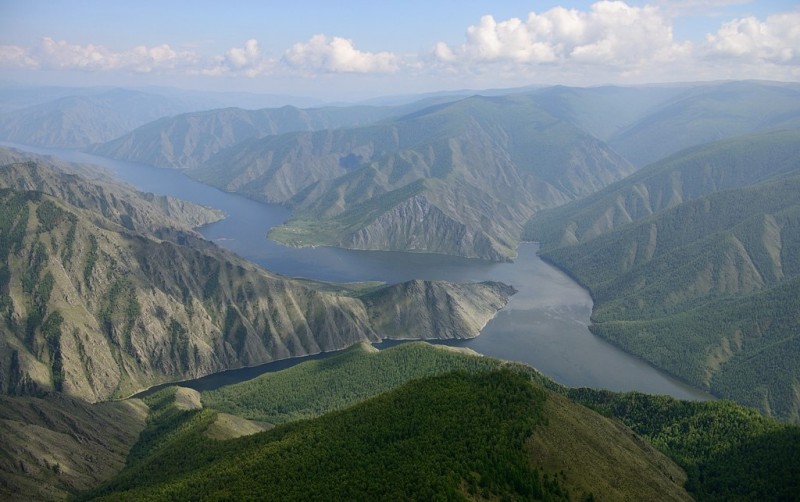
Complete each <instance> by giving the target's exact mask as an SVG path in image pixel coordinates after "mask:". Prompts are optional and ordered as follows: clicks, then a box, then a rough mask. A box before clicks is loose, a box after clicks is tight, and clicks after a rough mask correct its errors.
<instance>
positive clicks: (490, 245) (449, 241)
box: [337, 195, 513, 261]
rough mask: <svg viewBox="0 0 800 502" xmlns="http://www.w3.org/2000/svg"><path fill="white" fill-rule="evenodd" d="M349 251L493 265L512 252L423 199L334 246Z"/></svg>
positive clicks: (401, 206) (410, 201)
mask: <svg viewBox="0 0 800 502" xmlns="http://www.w3.org/2000/svg"><path fill="white" fill-rule="evenodd" d="M337 244H338V245H339V246H342V247H346V248H351V249H371V250H398V251H424V252H428V253H441V254H454V255H459V256H465V257H468V258H483V259H489V260H495V261H504V260H506V259H508V255H509V253H510V252H513V248H511V246H509V245H502V244H500V243H498V242H497V241H496V239H494V238H492V237H491V236H489V235H487V234H486V233H485V232H483V231H482V230H480V229H474V228H471V227H470V226H468V225H466V224H465V223H463V222H461V221H459V220H458V219H456V218H453V217H451V216H449V215H447V214H445V213H444V212H443V211H442V210H441V209H439V208H438V207H437V206H435V205H433V204H431V202H430V201H429V200H428V198H427V197H426V196H425V195H417V196H414V197H412V198H410V199H407V200H405V201H403V202H401V203H400V204H398V205H397V206H395V207H393V208H392V209H390V210H389V211H386V212H385V213H383V214H381V215H380V216H378V217H377V218H376V219H375V220H373V221H372V222H371V223H370V224H368V225H366V226H364V227H361V228H359V229H358V230H356V231H355V232H354V233H352V234H350V235H348V236H345V237H344V238H342V239H341V240H339V242H338V243H337Z"/></svg>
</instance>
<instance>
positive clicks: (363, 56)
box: [283, 34, 398, 73]
mask: <svg viewBox="0 0 800 502" xmlns="http://www.w3.org/2000/svg"><path fill="white" fill-rule="evenodd" d="M283 61H284V62H285V63H286V64H288V65H289V66H291V67H293V68H297V69H301V70H308V71H311V72H316V71H322V72H330V73H390V72H393V71H396V70H397V69H398V57H397V56H396V55H395V54H392V53H391V52H364V51H360V50H358V49H356V48H355V46H353V42H352V40H349V39H346V38H341V37H327V36H325V35H323V34H319V35H314V36H313V37H311V39H309V41H308V42H306V43H300V42H298V43H296V44H294V45H292V47H291V48H290V49H289V50H287V51H286V53H285V54H284V55H283Z"/></svg>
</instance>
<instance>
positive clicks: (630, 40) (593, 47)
mask: <svg viewBox="0 0 800 502" xmlns="http://www.w3.org/2000/svg"><path fill="white" fill-rule="evenodd" d="M690 51H691V45H690V44H689V43H678V42H676V41H675V40H674V39H673V35H672V25H671V21H670V19H669V18H668V17H666V16H665V15H663V14H662V12H661V11H660V10H659V9H658V8H657V7H653V6H644V7H632V6H629V5H628V4H626V3H625V2H621V1H607V0H604V1H600V2H597V3H595V4H593V5H592V6H591V8H590V10H589V11H580V10H577V9H566V8H563V7H554V8H552V9H550V10H547V11H545V12H542V13H536V12H531V13H530V14H529V15H528V17H527V19H526V20H524V21H523V20H521V19H518V18H511V19H508V20H505V21H499V22H498V21H496V20H495V19H494V17H492V16H489V15H487V16H483V17H482V18H481V20H480V22H479V23H478V24H477V25H475V26H470V27H469V28H467V35H466V43H465V44H463V45H461V46H459V47H450V46H448V45H446V44H444V43H441V42H440V43H439V44H437V45H436V46H435V47H434V49H433V54H434V56H435V57H436V58H437V59H438V60H439V61H441V62H447V63H452V64H457V63H462V64H465V65H472V64H475V63H492V62H497V63H503V62H506V63H508V62H511V63H517V64H530V65H535V64H569V63H576V64H598V65H605V66H614V67H618V68H620V69H627V70H630V69H634V68H636V67H639V66H642V65H651V64H653V63H663V62H665V61H672V60H675V59H677V58H679V57H682V56H684V55H686V54H687V53H688V52H690Z"/></svg>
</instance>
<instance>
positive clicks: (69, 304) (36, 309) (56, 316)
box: [0, 165, 513, 401]
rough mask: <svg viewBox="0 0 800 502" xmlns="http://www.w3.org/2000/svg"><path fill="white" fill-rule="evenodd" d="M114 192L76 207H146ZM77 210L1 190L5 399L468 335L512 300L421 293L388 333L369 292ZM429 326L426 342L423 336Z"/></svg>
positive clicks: (85, 391)
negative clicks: (386, 342) (387, 340)
mask: <svg viewBox="0 0 800 502" xmlns="http://www.w3.org/2000/svg"><path fill="white" fill-rule="evenodd" d="M24 167H25V165H17V166H9V167H5V168H3V169H20V168H24ZM29 167H31V168H32V171H31V172H33V173H35V172H38V171H37V169H36V168H35V166H29ZM73 182H74V183H77V184H78V185H80V184H81V183H88V182H86V181H80V180H73ZM42 187H43V188H47V186H46V185H42ZM121 193H122V192H111V191H104V190H103V189H102V187H94V188H86V191H85V193H84V195H85V194H89V195H90V196H89V197H88V199H90V200H91V199H92V197H99V199H97V200H96V202H97V205H98V206H99V207H106V208H114V207H119V208H132V207H137V205H138V204H141V203H142V201H141V200H137V201H135V202H131V201H129V200H121V201H119V203H118V204H117V203H114V202H113V199H114V198H115V197H117V196H120V194H121ZM103 195H105V197H106V198H103ZM84 205H85V206H87V207H88V208H87V209H84V208H83V207H78V206H73V205H71V204H69V203H68V202H67V201H65V200H59V199H56V198H53V197H52V196H50V195H46V194H44V193H42V192H36V191H18V190H13V189H2V190H1V191H0V208H1V209H2V211H0V215H2V218H1V219H0V254H2V268H0V293H2V296H1V297H0V298H1V300H0V308H1V309H2V310H1V312H2V324H0V334H1V335H2V337H0V338H1V340H0V344H1V345H0V349H1V350H0V355H1V356H2V359H1V360H0V370H1V371H0V389H2V392H4V393H35V392H39V391H41V390H52V389H54V390H59V391H63V392H65V393H66V394H69V395H73V396H79V397H81V398H83V399H86V400H88V401H97V400H104V399H108V398H111V397H119V396H125V395H129V394H131V393H133V392H135V391H136V390H140V389H142V388H144V387H147V386H149V385H153V384H155V383H160V382H164V381H169V380H177V379H185V378H190V377H196V376H200V375H204V374H208V373H211V372H215V371H221V370H224V369H229V368H233V367H239V366H243V365H253V364H259V363H263V362H267V361H271V360H274V359H278V358H284V357H291V356H298V355H304V354H309V353H315V352H319V351H327V350H335V349H339V348H343V347H346V346H349V345H351V344H353V343H356V342H358V341H362V340H378V339H381V338H382V337H384V336H403V337H422V338H429V337H431V338H432V337H442V338H449V337H464V336H476V335H477V334H478V332H479V331H480V329H481V328H482V327H483V325H484V324H485V323H486V322H487V321H488V320H489V319H490V318H491V317H492V316H493V315H494V313H495V312H496V311H497V310H498V309H499V308H501V307H502V306H503V305H504V304H505V302H506V299H507V297H508V295H510V294H512V293H513V290H512V289H511V288H508V287H506V286H503V285H500V284H494V283H486V284H472V285H469V284H464V285H449V284H446V283H427V282H421V281H420V282H418V283H416V285H415V286H414V287H413V288H411V289H410V290H409V289H406V290H405V291H406V292H408V293H409V294H407V295H404V296H403V297H402V298H403V300H404V305H406V306H407V308H410V309H415V312H416V315H415V316H414V317H412V316H405V317H403V316H401V317H400V319H402V321H401V322H398V323H395V324H393V325H391V326H390V327H387V326H386V325H385V324H384V323H383V321H381V320H382V319H385V318H387V317H388V316H391V315H394V314H393V312H396V308H397V307H396V305H395V304H394V303H390V302H393V301H394V300H395V299H396V298H397V297H396V296H395V295H394V294H388V295H387V296H386V301H381V299H380V298H381V296H380V293H379V292H375V293H373V295H378V296H372V297H370V300H369V302H366V301H365V300H363V299H361V298H359V292H358V291H355V290H349V289H346V288H332V287H330V286H325V287H316V286H315V284H314V283H312V282H309V281H303V282H300V281H294V280H291V279H287V278H284V277H280V276H276V275H274V274H271V273H269V272H267V271H265V270H263V269H261V268H259V267H257V266H255V265H253V264H250V263H248V262H245V261H244V260H242V259H240V258H238V257H236V256H235V255H233V254H231V253H228V252H226V251H223V250H222V249H220V248H218V247H217V246H215V245H214V244H212V243H209V242H206V241H203V240H202V239H199V238H197V237H195V236H194V235H193V234H191V233H187V232H184V231H181V230H180V228H181V225H182V224H180V223H177V224H176V226H175V227H173V228H172V229H168V230H167V231H162V232H159V233H158V235H155V234H151V233H147V232H145V233H142V232H138V231H135V230H131V229H130V228H127V227H126V225H124V220H123V219H122V217H121V216H122V215H119V216H120V218H119V219H118V220H114V219H108V218H106V217H104V216H103V215H101V214H100V213H98V212H95V211H93V210H92V207H93V206H92V205H91V204H84ZM112 212H113V211H112ZM156 213H158V211H154V212H153V214H156ZM126 214H128V213H126ZM162 215H163V213H162ZM164 218H166V216H164ZM118 221H119V222H118ZM131 221H135V219H134V218H133V217H131ZM386 288H387V291H391V290H392V289H393V288H407V286H406V285H402V284H400V285H396V286H387V287H386ZM411 291H413V292H415V294H410V293H411ZM415 295H416V296H415ZM418 303H419V306H416V305H417V304H418ZM426 318H427V319H432V320H435V326H436V331H435V332H427V331H422V329H421V328H424V327H427V326H429V325H430V324H418V323H422V322H424V320H425V319H426ZM376 328H380V331H378V330H377V329H376Z"/></svg>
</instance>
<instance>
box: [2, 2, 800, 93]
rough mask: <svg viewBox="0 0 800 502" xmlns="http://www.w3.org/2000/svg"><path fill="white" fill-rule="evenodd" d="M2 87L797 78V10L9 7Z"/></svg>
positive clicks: (730, 5) (725, 6)
mask: <svg viewBox="0 0 800 502" xmlns="http://www.w3.org/2000/svg"><path fill="white" fill-rule="evenodd" d="M0 28H2V29H0V80H2V81H4V82H5V83H6V84H7V83H21V84H36V85H69V86H90V85H115V86H117V85H124V86H140V87H141V86H173V87H183V88H191V89H199V90H216V91H222V90H224V91H247V92H259V93H272V94H287V95H294V96H309V97H313V98H317V99H323V100H359V99H366V98H370V97H376V96H385V95H391V94H413V93H420V92H431V91H441V90H456V89H464V88H472V89H486V88H506V87H516V86H528V85H553V84H565V85H577V86H591V85H600V84H618V85H629V84H643V83H658V82H677V81H709V80H726V79H736V80H741V79H764V80H779V81H798V80H800V6H798V5H797V4H796V2H794V1H791V0H770V1H758V2H755V1H748V0H710V1H709V0H703V1H699V0H677V1H667V0H646V1H636V0H628V1H627V2H625V1H607V0H602V1H598V2H586V1H577V0H561V1H550V0H547V1H535V2H534V1H520V0H513V1H509V2H503V3H502V5H494V4H493V3H491V2H457V1H455V0H447V1H442V2H435V3H431V2H422V1H418V0H414V1H410V2H403V3H396V4H392V5H386V4H384V3H375V2H366V1H350V2H347V3H346V4H345V5H344V6H342V5H340V4H337V5H333V4H332V3H330V2H324V1H321V0H316V1H301V2H294V3H291V4H280V5H278V4H275V3H264V4H262V3H261V2H242V1H232V2H226V3H224V4H220V3H217V2H210V1H200V2H186V1H172V2H158V3H156V2H147V3H141V2H137V3H121V2H101V1H98V0H87V1H80V2H67V1H54V2H45V1H41V0H34V1H31V0H26V1H21V0H10V1H6V2H3V4H2V5H0Z"/></svg>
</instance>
